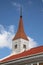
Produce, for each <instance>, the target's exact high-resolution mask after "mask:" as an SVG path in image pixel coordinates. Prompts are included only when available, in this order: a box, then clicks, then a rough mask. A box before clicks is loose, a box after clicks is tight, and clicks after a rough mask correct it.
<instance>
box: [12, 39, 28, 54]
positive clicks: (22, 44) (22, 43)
mask: <svg viewBox="0 0 43 65" xmlns="http://www.w3.org/2000/svg"><path fill="white" fill-rule="evenodd" d="M16 45H17V48H15V46H16ZM28 49H29V41H27V40H24V39H17V40H14V41H13V43H12V52H13V53H15V54H17V53H21V52H23V51H25V50H28Z"/></svg>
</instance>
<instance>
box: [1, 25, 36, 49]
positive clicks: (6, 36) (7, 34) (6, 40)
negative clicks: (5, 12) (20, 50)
mask: <svg viewBox="0 0 43 65" xmlns="http://www.w3.org/2000/svg"><path fill="white" fill-rule="evenodd" d="M14 35H15V34H14V26H13V25H10V26H9V27H8V30H6V29H5V28H4V26H3V25H0V48H3V47H8V48H10V49H11V47H12V38H13V36H14ZM28 39H29V48H33V47H35V46H37V43H36V41H34V39H32V38H30V37H28Z"/></svg>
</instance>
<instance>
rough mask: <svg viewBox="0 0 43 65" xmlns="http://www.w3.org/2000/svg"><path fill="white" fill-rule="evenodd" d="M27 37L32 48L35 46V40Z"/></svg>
mask: <svg viewBox="0 0 43 65" xmlns="http://www.w3.org/2000/svg"><path fill="white" fill-rule="evenodd" d="M28 39H29V48H33V47H36V46H37V42H36V41H34V39H33V38H30V37H28Z"/></svg>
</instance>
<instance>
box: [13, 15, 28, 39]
mask: <svg viewBox="0 0 43 65" xmlns="http://www.w3.org/2000/svg"><path fill="white" fill-rule="evenodd" d="M19 38H22V39H25V40H28V38H27V36H26V34H25V32H24V27H23V20H22V16H20V21H19V26H18V30H17V33H16V35H15V37H14V38H13V40H16V39H19Z"/></svg>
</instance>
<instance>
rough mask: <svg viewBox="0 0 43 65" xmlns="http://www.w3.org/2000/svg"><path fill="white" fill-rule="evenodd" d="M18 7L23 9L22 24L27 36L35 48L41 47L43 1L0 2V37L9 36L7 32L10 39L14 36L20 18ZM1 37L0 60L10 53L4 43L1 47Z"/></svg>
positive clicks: (8, 0) (0, 0)
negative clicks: (32, 41)
mask: <svg viewBox="0 0 43 65" xmlns="http://www.w3.org/2000/svg"><path fill="white" fill-rule="evenodd" d="M20 5H22V8H23V10H22V15H23V23H24V29H25V32H26V34H27V36H29V37H31V38H32V39H34V40H35V41H36V42H37V46H40V45H43V0H0V36H2V37H3V35H4V34H3V33H5V34H7V35H9V32H10V35H11V36H10V37H12V35H15V33H16V31H17V27H18V22H19V18H20ZM3 30H4V31H3ZM6 31H7V32H6ZM2 37H1V38H0V59H1V58H3V57H5V56H7V55H9V54H10V53H11V49H10V48H8V47H6V45H5V47H4V46H3V45H4V43H3V45H2V46H3V47H1V40H2ZM5 37H6V36H5ZM8 38H9V37H8ZM10 40H11V39H10Z"/></svg>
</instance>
